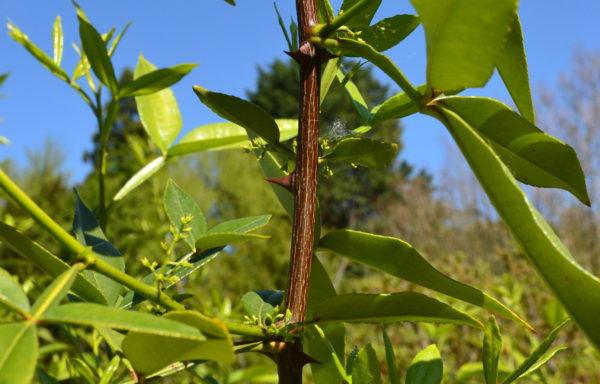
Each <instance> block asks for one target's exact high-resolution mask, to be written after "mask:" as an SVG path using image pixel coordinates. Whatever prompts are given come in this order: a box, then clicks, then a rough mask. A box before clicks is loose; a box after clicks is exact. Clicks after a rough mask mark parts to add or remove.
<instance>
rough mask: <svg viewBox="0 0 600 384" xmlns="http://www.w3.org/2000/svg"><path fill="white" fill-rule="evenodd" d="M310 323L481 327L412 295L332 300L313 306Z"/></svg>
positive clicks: (446, 307)
mask: <svg viewBox="0 0 600 384" xmlns="http://www.w3.org/2000/svg"><path fill="white" fill-rule="evenodd" d="M312 321H314V322H326V321H344V322H349V323H384V322H401V321H416V322H419V321H421V322H427V323H440V324H446V323H450V324H460V325H468V326H470V327H475V328H480V329H481V328H483V325H482V324H481V323H480V322H479V321H478V320H477V319H475V318H473V317H472V316H471V315H469V314H467V313H464V312H461V311H458V310H456V309H454V308H452V307H451V306H449V305H448V304H445V303H442V302H441V301H438V300H435V299H432V298H430V297H427V296H425V295H422V294H420V293H415V292H402V293H389V294H379V295H376V294H358V293H357V294H348V295H339V296H334V297H331V298H328V299H325V300H323V301H321V302H320V303H319V304H317V305H316V307H315V310H314V313H313V319H312Z"/></svg>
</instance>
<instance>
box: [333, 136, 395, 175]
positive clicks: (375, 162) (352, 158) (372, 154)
mask: <svg viewBox="0 0 600 384" xmlns="http://www.w3.org/2000/svg"><path fill="white" fill-rule="evenodd" d="M397 154H398V144H396V143H389V142H385V141H379V140H373V139H369V138H367V137H348V138H345V139H342V140H340V141H338V142H337V143H336V144H335V146H334V147H333V148H332V149H331V151H329V152H328V153H327V154H325V155H324V156H323V159H327V160H341V161H344V162H346V163H349V164H354V165H361V166H363V167H369V168H386V167H388V166H389V165H390V164H391V163H392V162H393V161H394V159H395V158H396V155H397Z"/></svg>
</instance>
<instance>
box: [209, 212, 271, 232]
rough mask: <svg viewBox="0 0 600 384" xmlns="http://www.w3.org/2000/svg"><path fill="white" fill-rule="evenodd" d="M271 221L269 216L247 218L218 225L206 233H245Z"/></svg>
mask: <svg viewBox="0 0 600 384" xmlns="http://www.w3.org/2000/svg"><path fill="white" fill-rule="evenodd" d="M269 220H271V215H262V216H248V217H243V218H241V219H233V220H228V221H224V222H222V223H219V224H217V225H215V226H214V227H212V228H211V229H209V230H208V232H207V233H224V232H237V233H246V232H250V231H255V230H257V229H259V228H262V227H264V226H265V225H267V224H268V223H269Z"/></svg>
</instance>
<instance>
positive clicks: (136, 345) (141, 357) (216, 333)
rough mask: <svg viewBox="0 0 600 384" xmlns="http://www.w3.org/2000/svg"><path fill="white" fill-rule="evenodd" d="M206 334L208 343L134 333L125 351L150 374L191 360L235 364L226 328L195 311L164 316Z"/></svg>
mask: <svg viewBox="0 0 600 384" xmlns="http://www.w3.org/2000/svg"><path fill="white" fill-rule="evenodd" d="M163 319H165V320H166V321H170V322H175V323H179V324H182V325H186V326H187V327H190V328H192V329H194V330H196V332H197V333H201V334H203V335H205V337H206V339H204V340H194V339H193V338H189V339H186V338H179V337H169V336H167V335H163V336H161V335H156V334H151V335H149V334H144V333H137V332H131V333H129V334H128V335H127V336H126V337H125V339H124V340H123V350H124V351H125V355H126V356H127V358H128V359H129V360H130V361H131V363H132V364H133V366H134V367H135V369H136V371H138V372H142V373H150V372H154V371H157V370H159V369H161V368H163V367H165V366H166V365H168V364H171V363H174V362H177V361H187V360H212V361H217V362H220V363H222V364H231V363H232V362H233V360H234V359H235V355H234V353H233V343H232V341H231V338H230V336H229V334H228V332H227V329H226V328H225V326H224V325H223V324H222V323H221V322H220V321H218V320H214V319H209V318H207V317H204V316H202V315H200V314H199V313H197V312H192V311H173V312H169V313H167V314H166V315H165V316H163Z"/></svg>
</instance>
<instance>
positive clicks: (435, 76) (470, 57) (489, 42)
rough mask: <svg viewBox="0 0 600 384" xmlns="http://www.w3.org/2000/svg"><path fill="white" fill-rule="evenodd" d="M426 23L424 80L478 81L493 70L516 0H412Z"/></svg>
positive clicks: (435, 84)
mask: <svg viewBox="0 0 600 384" xmlns="http://www.w3.org/2000/svg"><path fill="white" fill-rule="evenodd" d="M411 2H412V4H413V6H414V7H415V9H416V10H417V12H418V14H419V17H420V18H421V23H423V27H424V28H425V38H426V41H427V85H428V86H429V87H430V88H432V89H436V90H442V91H449V90H457V89H463V88H471V87H483V86H484V85H485V84H486V83H487V81H488V79H489V78H490V77H491V76H492V73H493V71H494V66H495V64H496V58H497V57H498V55H499V53H500V51H501V49H502V43H503V42H504V38H505V36H506V32H507V31H508V29H509V28H510V25H511V23H512V21H513V19H514V17H515V14H516V11H517V0H411Z"/></svg>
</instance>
